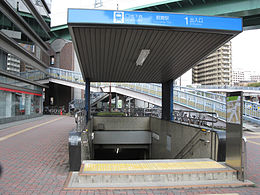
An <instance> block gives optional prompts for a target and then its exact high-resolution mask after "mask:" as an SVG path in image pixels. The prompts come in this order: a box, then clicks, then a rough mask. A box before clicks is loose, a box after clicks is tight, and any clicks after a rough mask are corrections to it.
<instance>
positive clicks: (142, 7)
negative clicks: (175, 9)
mask: <svg viewBox="0 0 260 195" xmlns="http://www.w3.org/2000/svg"><path fill="white" fill-rule="evenodd" d="M179 1H182V0H165V1H159V2H156V3H151V4H148V5H142V6H138V7H133V8H129V9H126V10H138V9H145V8H148V7H154V6H157V5H164V4H167V3H174V2H179Z"/></svg>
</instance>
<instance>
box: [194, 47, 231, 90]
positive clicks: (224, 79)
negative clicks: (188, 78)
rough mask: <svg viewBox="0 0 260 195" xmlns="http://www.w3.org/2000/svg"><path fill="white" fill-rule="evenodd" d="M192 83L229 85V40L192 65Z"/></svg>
mask: <svg viewBox="0 0 260 195" xmlns="http://www.w3.org/2000/svg"><path fill="white" fill-rule="evenodd" d="M192 83H193V84H202V85H231V83H232V47H231V42H228V43H226V44H225V45H223V46H222V47H220V48H219V49H217V50H216V51H215V52H213V53H212V54H210V55H209V56H208V57H207V58H205V59H204V60H202V61H201V62H199V63H198V64H197V65H195V66H194V67H193V69H192Z"/></svg>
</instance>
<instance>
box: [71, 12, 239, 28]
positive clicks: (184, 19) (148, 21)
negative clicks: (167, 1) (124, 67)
mask: <svg viewBox="0 0 260 195" xmlns="http://www.w3.org/2000/svg"><path fill="white" fill-rule="evenodd" d="M68 23H86V24H88V23H90V24H125V25H143V26H165V27H177V28H199V29H215V30H229V31H242V26H243V25H242V19H241V18H228V17H215V16H200V15H188V14H174V13H162V12H135V11H113V10H93V9H68Z"/></svg>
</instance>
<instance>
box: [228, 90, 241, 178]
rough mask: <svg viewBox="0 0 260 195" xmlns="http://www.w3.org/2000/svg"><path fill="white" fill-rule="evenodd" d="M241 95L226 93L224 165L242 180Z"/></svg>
mask: <svg viewBox="0 0 260 195" xmlns="http://www.w3.org/2000/svg"><path fill="white" fill-rule="evenodd" d="M242 100H243V93H242V92H241V91H237V92H228V93H227V104H226V105H227V109H226V110H227V124H226V164H227V165H228V166H230V167H232V168H234V169H236V170H237V171H238V177H239V179H241V180H243V177H244V176H243V175H244V174H243V168H242V166H243V165H242V134H243V132H242V130H243V126H242V125H243V124H242V123H243V108H242V107H243V101H242Z"/></svg>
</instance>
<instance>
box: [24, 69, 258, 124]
mask: <svg viewBox="0 0 260 195" xmlns="http://www.w3.org/2000/svg"><path fill="white" fill-rule="evenodd" d="M48 73H49V74H48V75H45V74H44V73H41V72H39V71H32V72H27V73H26V74H21V76H22V77H25V78H29V79H33V80H35V81H38V82H40V83H42V84H46V83H49V82H54V83H57V84H61V85H65V86H69V87H75V88H79V89H83V90H84V89H85V82H84V81H83V78H82V75H81V73H79V72H74V71H69V70H63V69H58V68H49V69H48ZM109 86H110V83H105V82H102V83H101V82H93V83H91V86H90V91H92V92H104V93H108V92H109ZM111 86H112V87H111V92H113V93H118V94H122V95H126V96H129V97H132V98H136V99H139V100H143V101H146V102H149V103H151V104H154V105H156V106H161V105H162V102H161V96H162V88H161V85H160V84H147V83H112V85H111ZM173 90H174V91H173V95H174V104H175V108H174V109H176V110H181V109H183V110H194V111H208V112H216V113H217V114H218V117H219V118H220V119H222V121H223V122H225V120H226V96H224V95H221V94H217V93H212V92H206V91H205V90H202V89H193V88H187V87H180V86H174V88H173ZM232 90H234V89H232ZM232 90H231V91H232ZM236 90H240V89H236ZM247 90H256V89H255V88H253V89H251V88H247ZM243 112H244V116H243V117H244V120H247V121H250V122H252V123H255V124H260V104H257V103H254V102H250V101H246V100H244V110H243Z"/></svg>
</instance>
